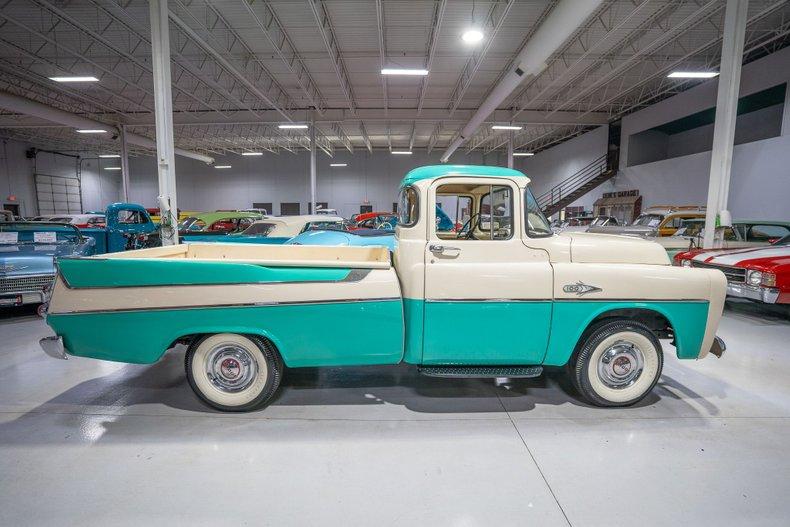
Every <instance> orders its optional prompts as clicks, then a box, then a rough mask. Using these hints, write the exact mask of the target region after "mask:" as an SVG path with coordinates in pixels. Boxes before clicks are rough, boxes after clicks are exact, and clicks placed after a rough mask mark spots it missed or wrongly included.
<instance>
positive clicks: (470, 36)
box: [461, 28, 483, 44]
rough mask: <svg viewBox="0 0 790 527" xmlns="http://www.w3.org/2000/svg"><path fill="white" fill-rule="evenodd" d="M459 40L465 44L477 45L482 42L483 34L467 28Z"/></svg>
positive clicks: (477, 30)
mask: <svg viewBox="0 0 790 527" xmlns="http://www.w3.org/2000/svg"><path fill="white" fill-rule="evenodd" d="M461 40H463V41H464V42H466V43H467V44H477V43H478V42H480V41H481V40H483V33H482V31H480V30H479V29H474V28H469V29H467V30H466V31H464V33H463V34H462V35H461Z"/></svg>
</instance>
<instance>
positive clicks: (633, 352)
mask: <svg viewBox="0 0 790 527" xmlns="http://www.w3.org/2000/svg"><path fill="white" fill-rule="evenodd" d="M644 368H645V356H644V354H643V353H642V350H640V349H639V348H638V347H636V346H635V345H634V344H632V343H631V342H627V341H625V340H618V341H617V342H615V343H614V344H613V345H612V346H610V347H609V348H607V349H606V350H604V352H603V353H602V354H601V358H600V360H599V361H598V378H599V379H601V382H602V383H604V384H605V385H606V386H608V387H609V388H613V389H615V390H620V389H623V388H627V387H629V386H631V385H632V384H634V383H635V382H636V381H637V380H638V379H639V376H640V375H642V370H643V369H644Z"/></svg>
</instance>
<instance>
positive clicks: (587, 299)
mask: <svg viewBox="0 0 790 527" xmlns="http://www.w3.org/2000/svg"><path fill="white" fill-rule="evenodd" d="M554 301H555V302H650V303H656V302H702V303H705V304H707V303H710V300H708V299H705V298H576V297H573V298H555V299H554Z"/></svg>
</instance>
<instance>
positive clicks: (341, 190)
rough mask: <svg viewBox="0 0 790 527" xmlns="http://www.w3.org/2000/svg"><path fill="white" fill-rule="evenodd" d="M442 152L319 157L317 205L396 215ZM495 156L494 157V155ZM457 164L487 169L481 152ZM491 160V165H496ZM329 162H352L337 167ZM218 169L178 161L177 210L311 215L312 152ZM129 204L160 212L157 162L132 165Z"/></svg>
mask: <svg viewBox="0 0 790 527" xmlns="http://www.w3.org/2000/svg"><path fill="white" fill-rule="evenodd" d="M440 155H441V152H439V151H434V152H433V153H432V154H430V155H429V154H428V153H427V152H426V151H424V150H415V151H414V153H413V154H412V155H410V156H400V155H392V154H390V153H389V152H388V151H386V150H374V151H373V153H372V154H371V153H369V152H368V151H367V150H362V149H355V151H354V153H353V154H351V153H349V152H348V151H347V150H339V149H337V150H335V156H334V158H330V157H328V156H327V155H325V154H324V153H322V152H320V151H319V153H318V163H317V167H318V175H317V195H316V200H317V201H325V202H327V203H328V204H329V207H330V208H333V209H337V210H338V213H340V214H341V215H343V216H350V215H351V214H356V213H358V212H359V206H360V205H362V204H370V205H372V206H373V210H383V211H390V210H392V204H393V203H394V202H395V201H397V193H398V186H399V184H400V181H401V179H403V176H404V175H405V174H406V173H407V172H408V171H409V170H411V169H413V168H416V167H419V166H423V165H434V164H439V156H440ZM492 157H493V156H492ZM453 161H454V162H456V163H463V164H483V163H484V160H483V157H482V156H481V155H480V154H478V153H472V154H470V155H466V154H463V153H460V154H459V155H457V156H455V157H454V158H453ZM493 161H495V160H494V159H493V158H492V159H487V160H486V162H487V163H488V164H493ZM330 163H347V164H348V166H347V167H339V168H332V167H330V166H329V164H330ZM216 164H217V165H225V164H227V165H231V166H232V168H229V169H217V168H214V167H212V166H208V165H206V164H204V163H201V162H200V161H195V160H192V159H187V158H183V157H177V158H176V188H177V192H178V195H177V199H178V208H179V209H181V210H182V211H189V210H214V209H241V208H249V207H252V204H253V203H254V202H272V203H273V204H274V210H273V211H270V212H273V213H274V214H280V203H282V202H286V203H287V202H299V203H300V205H301V212H302V214H307V202H308V200H309V194H310V155H309V153H308V152H307V151H304V152H299V153H297V154H291V153H289V152H282V153H280V154H271V153H264V155H262V156H255V157H252V156H249V157H243V156H238V155H229V156H224V157H223V156H216ZM129 165H130V172H131V179H130V187H131V190H130V201H132V202H135V203H140V204H143V205H145V206H150V207H155V206H156V196H157V174H156V162H155V160H154V159H153V158H150V157H139V158H133V159H130V161H129Z"/></svg>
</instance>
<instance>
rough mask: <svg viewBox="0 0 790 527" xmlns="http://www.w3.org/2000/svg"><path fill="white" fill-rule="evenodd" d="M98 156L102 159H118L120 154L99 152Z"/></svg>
mask: <svg viewBox="0 0 790 527" xmlns="http://www.w3.org/2000/svg"><path fill="white" fill-rule="evenodd" d="M99 157H100V158H102V159H120V158H121V155H120V154H99Z"/></svg>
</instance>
